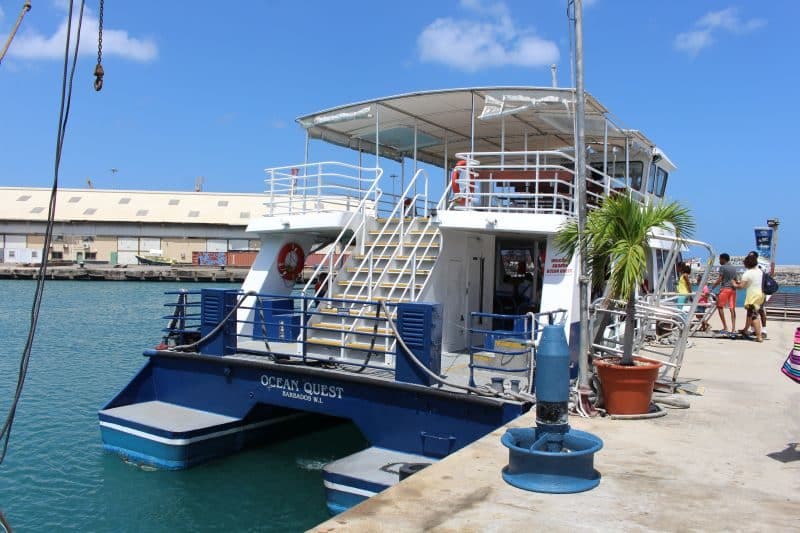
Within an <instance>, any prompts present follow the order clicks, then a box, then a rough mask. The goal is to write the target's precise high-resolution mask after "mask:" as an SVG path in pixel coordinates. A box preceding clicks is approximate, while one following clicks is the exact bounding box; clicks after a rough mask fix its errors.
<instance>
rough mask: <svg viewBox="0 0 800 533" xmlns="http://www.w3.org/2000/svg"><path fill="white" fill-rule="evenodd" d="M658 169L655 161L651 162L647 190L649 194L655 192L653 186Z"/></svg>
mask: <svg viewBox="0 0 800 533" xmlns="http://www.w3.org/2000/svg"><path fill="white" fill-rule="evenodd" d="M657 171H658V167H657V166H656V164H655V163H650V174H649V175H648V177H647V192H648V193H649V194H653V187H654V185H655V182H656V172H657Z"/></svg>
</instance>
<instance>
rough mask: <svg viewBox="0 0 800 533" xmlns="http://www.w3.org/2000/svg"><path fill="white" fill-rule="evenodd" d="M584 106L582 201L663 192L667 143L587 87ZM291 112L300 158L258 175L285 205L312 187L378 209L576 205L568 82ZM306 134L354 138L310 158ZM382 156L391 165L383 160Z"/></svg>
mask: <svg viewBox="0 0 800 533" xmlns="http://www.w3.org/2000/svg"><path fill="white" fill-rule="evenodd" d="M585 115H586V118H585V138H586V146H587V152H588V154H587V169H586V173H585V174H586V180H587V183H586V190H587V197H586V202H587V204H588V206H589V207H590V208H591V207H592V206H596V205H599V204H600V203H601V202H602V198H603V197H604V196H608V195H610V194H615V193H622V192H624V193H627V194H631V195H633V196H636V197H638V198H640V199H641V201H642V202H649V201H652V200H657V199H659V198H661V197H663V196H664V194H665V191H666V185H667V180H668V175H669V173H670V172H671V171H672V170H674V169H675V166H674V165H673V164H672V162H671V161H670V160H669V159H668V158H667V157H666V155H665V154H664V153H663V152H662V151H661V150H660V149H659V148H657V147H656V145H655V144H654V143H653V142H652V141H650V140H649V139H648V138H647V137H646V136H644V135H643V134H642V133H641V132H640V131H638V130H633V129H629V128H624V127H622V126H621V125H620V124H619V123H618V122H617V121H616V120H615V119H613V118H612V117H611V115H610V113H609V111H608V110H607V109H606V108H605V107H604V106H603V105H602V104H600V103H599V102H598V101H597V100H596V99H595V98H594V97H593V96H591V95H589V94H586V105H585ZM297 122H298V123H299V124H300V125H301V126H302V127H303V128H304V129H305V130H306V135H307V141H306V161H305V162H304V164H302V165H296V166H293V167H281V168H274V169H268V179H267V190H268V192H269V193H270V194H271V195H273V196H275V197H277V196H280V197H281V198H284V200H282V201H284V202H286V201H288V202H289V204H290V205H289V207H288V211H289V212H290V213H294V214H302V213H306V212H320V211H325V210H327V209H321V208H320V206H321V205H322V204H323V203H325V202H322V201H321V199H323V198H327V199H328V200H327V204H328V205H329V206H331V207H332V208H333V209H334V210H350V211H352V210H354V209H356V208H357V206H359V205H362V203H363V204H364V205H368V206H369V207H370V209H371V210H372V212H373V213H378V214H386V213H388V212H389V211H390V210H391V209H392V208H393V207H394V206H396V205H397V204H398V203H401V202H402V203H405V204H406V206H408V207H409V208H410V207H411V206H412V205H413V206H414V207H415V208H416V209H417V211H419V210H424V211H425V212H426V213H427V212H428V211H429V210H430V209H436V210H437V212H439V213H441V212H445V211H470V212H471V211H483V212H512V213H525V214H547V215H560V216H571V215H574V214H575V213H576V212H577V203H576V192H577V187H576V183H575V157H574V156H575V153H574V144H575V133H574V124H575V91H574V90H573V89H569V88H537V87H479V88H467V89H451V90H441V91H426V92H417V93H409V94H402V95H397V96H391V97H387V98H380V99H374V100H367V101H363V102H357V103H352V104H347V105H344V106H339V107H335V108H331V109H326V110H323V111H320V112H317V113H313V114H310V115H305V116H302V117H300V118H298V119H297ZM313 139H317V140H322V141H325V142H326V143H330V144H334V145H337V146H341V147H345V148H349V149H351V150H354V151H355V152H357V153H358V163H357V164H355V165H352V166H347V165H343V166H340V167H338V168H337V169H335V170H334V169H333V167H332V166H331V164H329V163H326V164H318V163H311V162H309V160H308V153H309V143H310V141H311V140H313ZM364 157H369V158H374V161H375V162H376V163H375V166H368V165H365V164H364V163H363V158H364ZM384 163H385V164H384ZM391 165H394V167H398V168H397V169H396V171H395V172H392V171H390V170H387V166H391ZM431 167H434V168H433V169H432V168H431ZM439 172H441V174H439ZM429 174H430V177H431V179H430V185H429V179H428V175H429ZM436 174H439V175H438V176H437V175H436ZM398 178H399V179H398ZM398 181H399V190H398V187H397V185H398V183H397V182H398ZM411 183H413V187H409V184H411ZM439 191H441V193H440V192H439ZM331 197H339V198H342V199H344V200H342V201H338V202H331V201H330V198H331ZM287 198H288V199H287ZM310 198H311V199H313V198H318V199H320V200H319V201H317V202H313V201H311V202H309V199H310ZM365 199H366V202H362V200H365ZM271 203H274V200H273V201H272V202H271ZM337 206H338V207H337Z"/></svg>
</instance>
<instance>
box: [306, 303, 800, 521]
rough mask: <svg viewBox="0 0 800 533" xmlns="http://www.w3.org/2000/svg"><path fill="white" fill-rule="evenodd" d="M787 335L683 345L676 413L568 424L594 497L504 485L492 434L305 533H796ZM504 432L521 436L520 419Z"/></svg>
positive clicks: (797, 447)
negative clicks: (586, 447)
mask: <svg viewBox="0 0 800 533" xmlns="http://www.w3.org/2000/svg"><path fill="white" fill-rule="evenodd" d="M740 313H741V314H740ZM743 317H744V310H743V309H740V310H738V311H737V318H738V319H739V325H741V323H742V322H743ZM712 325H714V327H715V329H716V328H719V327H720V326H719V323H718V322H717V323H716V324H713V323H712ZM798 325H800V324H798V323H793V322H778V321H774V320H773V321H771V322H770V323H769V324H768V326H769V327H768V331H769V339H768V340H766V341H765V342H763V343H756V342H753V341H748V340H730V339H722V338H719V339H715V338H701V339H695V338H693V339H690V340H691V342H692V343H693V346H692V347H691V348H690V349H688V350H687V352H686V357H685V362H684V367H683V369H682V371H681V375H680V378H681V381H687V382H690V383H691V384H692V385H693V386H694V387H697V388H698V389H697V390H698V392H699V394H697V395H694V394H686V395H684V396H683V397H684V398H685V399H687V400H688V401H689V402H690V405H691V406H690V408H688V409H670V410H669V413H668V414H667V416H665V417H662V418H657V419H651V420H611V419H610V418H593V419H584V418H579V417H571V418H570V424H571V425H572V426H573V427H575V428H578V429H582V430H585V431H590V432H592V433H594V434H595V435H597V436H599V437H600V438H602V439H603V440H604V442H605V446H604V448H603V449H602V450H601V451H600V452H599V453H598V454H597V455H596V456H595V468H597V470H599V471H600V473H601V475H602V481H601V483H600V486H599V487H597V488H596V489H594V490H591V491H589V492H584V493H580V494H567V495H551V494H537V493H532V492H526V491H522V490H519V489H516V488H514V487H512V486H510V485H508V484H506V483H505V482H504V481H503V479H502V478H501V476H500V472H501V469H502V468H503V466H505V465H506V463H507V460H508V451H507V449H506V448H504V447H503V446H502V445H501V444H500V437H501V435H502V434H503V433H504V432H505V428H501V429H498V430H497V431H494V432H492V433H491V434H489V435H487V436H486V437H484V438H483V439H481V440H479V441H477V442H475V443H473V444H472V445H470V446H468V447H467V448H464V449H462V450H460V451H459V452H457V453H455V454H453V455H451V456H449V457H447V458H446V459H444V460H442V461H440V462H439V463H437V464H435V465H433V466H430V467H428V468H427V469H425V470H423V471H421V472H419V473H417V474H415V475H414V476H412V477H410V478H408V479H406V480H405V481H403V482H402V483H399V484H398V485H395V486H394V487H391V488H390V489H387V490H386V491H384V492H382V493H380V494H378V495H377V496H374V497H373V498H371V499H369V500H367V501H365V502H364V503H362V504H360V505H358V506H356V507H354V508H353V509H351V510H349V511H347V512H346V513H343V514H341V515H338V516H336V517H333V518H331V519H330V520H328V521H326V522H324V523H322V524H320V525H319V526H317V527H315V528H313V529H312V531H315V532H343V531H363V532H384V531H385V532H393V533H394V532H403V531H454V532H455V531H458V532H471V531H476V532H477V531H481V532H483V531H504V532H505V531H570V532H574V531H720V530H726V531H798V530H800V444H799V443H800V385H798V384H795V383H793V382H791V381H790V380H789V379H787V378H786V377H785V376H783V374H781V373H780V371H779V368H780V366H781V364H782V363H783V360H784V359H785V358H786V355H787V353H788V351H789V350H790V349H791V347H792V343H793V339H794V331H795V327H797V326H798ZM511 425H512V426H530V425H533V415H532V413H529V414H527V415H525V416H523V417H521V418H520V419H518V420H516V421H515V422H513V423H512V424H511Z"/></svg>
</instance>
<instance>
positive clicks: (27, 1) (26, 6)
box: [0, 0, 31, 63]
mask: <svg viewBox="0 0 800 533" xmlns="http://www.w3.org/2000/svg"><path fill="white" fill-rule="evenodd" d="M30 10H31V3H30V0H25V3H24V4H22V11H20V13H19V17H17V22H16V23H14V27H13V28H12V29H11V33H10V34H8V39H6V44H4V45H3V50H2V51H0V63H2V62H3V58H4V57H6V52H8V47H9V46H11V41H13V40H14V36H15V35H16V34H17V30H18V29H19V26H20V24H22V19H24V18H25V15H26V14H27V13H28V11H30Z"/></svg>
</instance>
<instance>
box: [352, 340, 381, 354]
mask: <svg viewBox="0 0 800 533" xmlns="http://www.w3.org/2000/svg"><path fill="white" fill-rule="evenodd" d="M346 347H347V348H356V349H359V350H369V349H370V343H368V342H348V343H347V345H346ZM372 350H373V351H375V352H381V353H391V352H392V349H391V348H387V347H386V346H379V345H378V343H377V342H376V343H375V346H373V347H372Z"/></svg>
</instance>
